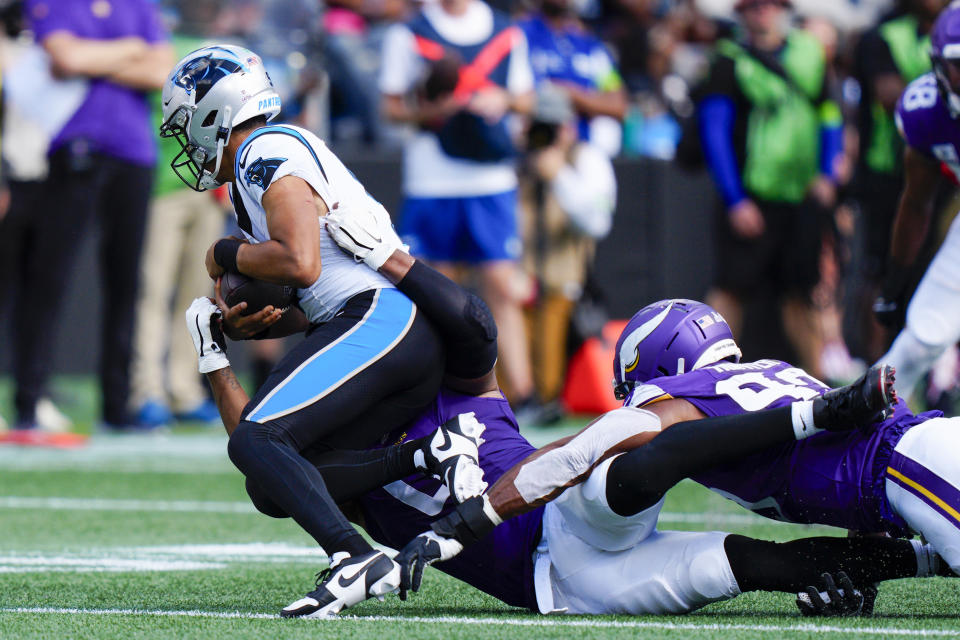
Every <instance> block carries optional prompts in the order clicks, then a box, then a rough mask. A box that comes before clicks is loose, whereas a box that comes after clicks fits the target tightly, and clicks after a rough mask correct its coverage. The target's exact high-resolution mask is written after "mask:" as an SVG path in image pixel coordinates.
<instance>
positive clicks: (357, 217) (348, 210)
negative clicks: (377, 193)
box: [324, 201, 410, 271]
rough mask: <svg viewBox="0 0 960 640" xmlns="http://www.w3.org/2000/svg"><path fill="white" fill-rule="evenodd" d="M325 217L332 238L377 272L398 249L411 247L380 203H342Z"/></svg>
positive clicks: (404, 249) (403, 249)
mask: <svg viewBox="0 0 960 640" xmlns="http://www.w3.org/2000/svg"><path fill="white" fill-rule="evenodd" d="M371 202H372V201H371ZM324 219H325V220H326V221H327V233H329V234H330V237H332V238H333V241H334V242H336V243H337V244H338V245H340V248H341V249H343V250H344V251H346V252H347V253H352V254H353V257H354V258H355V259H356V260H357V261H358V262H359V261H361V260H362V261H363V262H365V263H366V264H367V265H368V266H369V267H370V268H371V269H373V270H375V271H376V270H377V269H379V268H380V267H381V266H383V263H384V262H386V261H387V258H389V257H390V256H391V254H393V252H394V251H395V250H396V249H400V250H401V251H407V250H408V249H409V248H410V247H409V246H407V245H405V244H403V242H402V241H401V240H400V236H398V235H397V232H396V231H395V230H394V228H393V223H392V222H391V221H390V214H389V213H387V210H386V209H384V208H383V206H382V205H381V204H380V203H372V206H371V207H350V206H346V207H345V206H343V203H340V204H339V205H338V206H337V208H336V209H332V210H331V211H330V212H329V213H327V215H326V217H325V218H324Z"/></svg>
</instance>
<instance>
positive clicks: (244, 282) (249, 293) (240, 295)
mask: <svg viewBox="0 0 960 640" xmlns="http://www.w3.org/2000/svg"><path fill="white" fill-rule="evenodd" d="M220 293H221V294H222V295H223V300H224V302H226V303H227V306H228V307H233V306H235V305H238V304H240V303H241V302H246V303H247V308H246V309H245V310H244V312H243V315H245V316H247V315H250V314H251V313H256V312H257V311H260V310H261V309H263V308H264V307H266V306H267V305H273V306H274V307H275V308H277V309H286V308H287V307H289V306H290V305H292V304H293V303H294V301H295V300H296V295H297V292H296V290H295V289H294V288H293V287H289V286H286V285H282V284H274V283H272V282H264V281H263V280H256V279H254V278H251V277H249V276H245V275H243V274H242V273H233V272H231V271H228V272H226V273H225V274H223V277H222V279H221V280H220Z"/></svg>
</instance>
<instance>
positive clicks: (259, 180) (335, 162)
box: [230, 125, 393, 324]
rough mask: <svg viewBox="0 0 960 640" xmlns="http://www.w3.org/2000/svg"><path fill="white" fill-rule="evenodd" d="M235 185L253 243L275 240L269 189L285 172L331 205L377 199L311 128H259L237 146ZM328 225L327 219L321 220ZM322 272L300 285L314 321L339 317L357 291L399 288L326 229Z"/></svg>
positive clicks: (299, 293)
mask: <svg viewBox="0 0 960 640" xmlns="http://www.w3.org/2000/svg"><path fill="white" fill-rule="evenodd" d="M234 172H235V173H234V175H235V176H236V178H235V181H234V183H233V185H232V189H231V190H230V195H231V200H232V201H233V206H234V209H235V211H236V214H237V224H238V225H239V226H240V229H241V231H243V234H244V235H245V236H246V237H247V239H248V240H250V241H251V242H265V241H267V240H269V239H270V232H269V230H268V228H267V216H266V212H265V211H264V209H263V194H264V192H266V190H267V189H269V188H270V185H271V184H273V183H274V182H276V181H277V180H279V179H280V178H283V177H285V176H296V177H298V178H301V179H303V180H305V181H306V182H307V183H308V184H309V185H310V186H311V187H312V188H313V190H314V191H315V192H316V193H317V195H318V196H320V198H321V199H322V200H323V201H324V203H325V204H326V205H327V209H333V208H334V207H335V206H336V205H338V204H339V203H343V204H344V205H349V206H357V207H363V206H368V205H365V204H364V203H366V202H368V201H369V202H370V205H369V206H372V205H373V204H374V203H375V201H374V200H373V198H372V197H371V196H370V194H368V193H367V191H366V189H364V188H363V185H362V184H360V182H359V181H358V180H357V179H356V177H354V175H353V173H351V172H350V170H349V169H347V168H346V167H345V166H344V165H343V163H342V162H340V159H339V158H337V156H335V155H334V154H333V152H332V151H330V150H329V149H328V148H327V146H326V145H325V144H324V143H323V141H322V140H320V138H318V137H317V136H315V135H314V134H312V133H310V132H309V131H307V130H306V129H301V128H299V127H292V126H288V125H269V126H266V127H261V128H259V129H257V130H255V131H254V132H253V133H251V134H250V136H249V137H248V138H247V139H246V140H244V142H243V144H241V145H240V147H239V148H238V149H237V154H236V164H235V166H234ZM318 223H319V224H321V225H322V224H324V221H323V218H320V219H319V220H318ZM320 262H321V272H320V277H319V278H317V281H316V282H314V283H313V284H312V285H310V286H309V287H306V288H304V289H299V290H298V291H297V296H298V297H299V299H300V308H301V309H303V312H304V313H305V314H306V315H307V318H308V319H309V320H310V322H311V323H314V324H315V323H318V322H324V321H326V320H329V319H330V318H332V317H333V315H334V314H335V313H336V312H337V310H339V309H340V307H341V306H343V304H344V303H345V302H346V301H347V300H349V299H350V298H351V297H352V296H354V295H356V294H358V293H360V292H362V291H367V290H369V289H386V288H393V285H392V284H391V283H390V282H389V281H388V280H387V279H386V278H384V277H383V276H381V275H380V274H379V273H377V272H375V271H373V270H372V269H370V268H369V267H367V266H366V265H365V264H363V263H358V262H357V261H356V260H354V258H353V256H349V255H347V254H346V253H344V252H343V251H342V250H341V249H340V247H338V246H337V244H336V243H335V242H334V241H333V239H332V238H331V237H330V236H329V234H327V233H326V232H324V233H321V234H320Z"/></svg>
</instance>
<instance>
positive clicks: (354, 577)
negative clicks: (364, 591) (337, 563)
mask: <svg viewBox="0 0 960 640" xmlns="http://www.w3.org/2000/svg"><path fill="white" fill-rule="evenodd" d="M379 559H380V555H379V554H378V555H375V556H374V557H372V558H370V559H369V560H367V561H366V562H364V563H363V565H361V566H360V568H359V569H357V570H356V572H355V573H354V574H353V575H352V576H350V578H348V579H347V580H344V578H346V576H345V575H343V574H341V575H340V577H339V578H337V584H338V585H340V587H341V588H343V589H346V588H347V587H349V586H350V585H352V584H353V583H354V582H356V581H357V578H359V577H360V575H361V574H362V573H363V570H364V569H366V568H367V567H369V566H370V565H371V564H373V563H374V562H376V561H377V560H379Z"/></svg>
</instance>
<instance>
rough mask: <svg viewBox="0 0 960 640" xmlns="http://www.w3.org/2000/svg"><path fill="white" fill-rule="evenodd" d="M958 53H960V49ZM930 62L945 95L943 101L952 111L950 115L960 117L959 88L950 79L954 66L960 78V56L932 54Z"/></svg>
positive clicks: (955, 74) (938, 85) (941, 91)
mask: <svg viewBox="0 0 960 640" xmlns="http://www.w3.org/2000/svg"><path fill="white" fill-rule="evenodd" d="M951 46H954V47H955V46H956V45H951ZM956 53H958V54H960V51H958V52H956ZM930 62H931V63H932V66H933V74H934V76H935V77H936V79H937V87H938V88H939V89H940V95H941V96H943V101H944V103H946V105H947V111H949V112H950V117H951V118H953V119H954V120H956V119H957V118H960V95H957V88H955V87H954V86H953V83H952V82H951V81H950V75H951V74H950V71H951V68H952V70H953V74H954V76H956V77H958V78H960V58H958V57H949V58H947V57H944V56H936V55H931V56H930Z"/></svg>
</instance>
